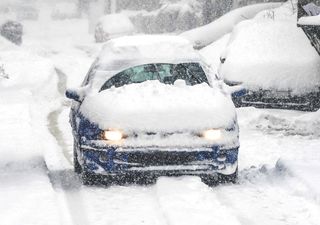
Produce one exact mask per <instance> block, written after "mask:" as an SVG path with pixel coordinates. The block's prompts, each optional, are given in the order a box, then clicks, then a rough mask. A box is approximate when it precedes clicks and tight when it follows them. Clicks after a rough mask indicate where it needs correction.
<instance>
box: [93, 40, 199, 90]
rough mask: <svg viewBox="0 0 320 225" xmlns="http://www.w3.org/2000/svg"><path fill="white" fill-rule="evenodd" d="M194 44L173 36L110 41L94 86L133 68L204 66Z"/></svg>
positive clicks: (96, 70) (99, 61) (98, 62)
mask: <svg viewBox="0 0 320 225" xmlns="http://www.w3.org/2000/svg"><path fill="white" fill-rule="evenodd" d="M200 61H201V59H200V55H199V54H198V52H197V51H195V50H194V49H193V46H192V44H191V43H190V42H189V41H188V40H186V39H184V38H182V37H178V36H173V35H171V36H170V35H135V36H125V37H120V38H116V39H112V40H110V41H108V42H107V43H106V44H105V45H104V46H103V49H102V51H101V52H100V54H99V56H98V58H97V60H96V63H95V66H94V69H93V70H94V71H93V73H94V75H93V77H92V80H93V81H92V83H93V85H94V86H96V87H97V88H100V87H101V85H103V83H104V82H105V81H107V80H108V79H110V78H111V77H112V76H114V75H115V74H117V73H119V72H121V71H123V70H125V69H128V68H130V67H134V66H138V65H143V64H150V63H172V64H177V63H184V62H200Z"/></svg>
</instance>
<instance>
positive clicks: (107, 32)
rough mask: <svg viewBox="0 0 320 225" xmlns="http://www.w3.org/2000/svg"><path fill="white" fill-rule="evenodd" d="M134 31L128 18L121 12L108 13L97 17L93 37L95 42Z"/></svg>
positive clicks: (130, 33)
mask: <svg viewBox="0 0 320 225" xmlns="http://www.w3.org/2000/svg"><path fill="white" fill-rule="evenodd" d="M133 33H134V26H133V24H132V22H131V21H130V19H129V18H128V17H127V16H126V15H123V14H120V13H118V14H110V15H106V16H103V17H101V18H100V19H99V21H98V23H97V25H96V28H95V33H94V37H95V40H96V42H106V41H108V40H110V39H112V38H117V37H121V36H126V35H132V34H133Z"/></svg>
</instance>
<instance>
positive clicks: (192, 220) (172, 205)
mask: <svg viewBox="0 0 320 225" xmlns="http://www.w3.org/2000/svg"><path fill="white" fill-rule="evenodd" d="M155 189H156V198H157V200H158V202H159V205H160V209H161V210H162V212H163V214H164V216H165V217H166V218H167V221H168V222H167V223H168V224H169V225H179V224H188V225H212V224H215V225H225V224H228V225H240V224H241V223H240V222H239V220H238V218H236V217H235V216H234V215H233V214H232V213H231V212H230V211H229V209H228V208H227V207H225V206H224V205H223V204H221V202H220V201H219V200H218V198H217V196H216V195H215V194H214V193H213V192H212V191H211V188H209V187H208V186H207V185H205V184H204V183H202V182H201V179H200V178H199V177H191V176H190V177H180V178H170V177H162V178H159V179H158V181H157V183H156V187H155Z"/></svg>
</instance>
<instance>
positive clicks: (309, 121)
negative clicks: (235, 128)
mask: <svg viewBox="0 0 320 225" xmlns="http://www.w3.org/2000/svg"><path fill="white" fill-rule="evenodd" d="M242 114H243V115H246V116H245V117H244V116H243V115H242ZM241 115H242V116H243V117H244V118H245V119H244V118H242V121H245V123H246V124H247V125H246V126H248V124H249V126H255V127H256V128H259V129H260V130H263V131H265V132H267V133H278V134H284V135H286V136H289V135H290V136H291V135H294V136H297V135H299V136H306V137H308V138H310V139H317V138H319V137H320V110H318V111H317V112H299V111H286V110H272V109H270V110H261V109H255V108H252V107H248V108H243V109H241ZM248 115H250V116H248Z"/></svg>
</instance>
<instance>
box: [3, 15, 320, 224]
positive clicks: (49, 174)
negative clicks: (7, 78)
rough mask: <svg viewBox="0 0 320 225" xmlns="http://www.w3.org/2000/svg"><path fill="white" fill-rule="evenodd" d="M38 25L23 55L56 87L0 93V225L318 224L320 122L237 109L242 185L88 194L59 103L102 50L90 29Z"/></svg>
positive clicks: (167, 183) (167, 184) (8, 88)
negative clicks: (33, 58) (44, 63)
mask: <svg viewBox="0 0 320 225" xmlns="http://www.w3.org/2000/svg"><path fill="white" fill-rule="evenodd" d="M40 25H41V26H42V24H40ZM40 25H38V24H27V25H26V26H27V27H26V32H27V33H26V38H25V42H24V45H23V46H22V47H21V49H19V50H17V51H18V53H17V54H19V52H21V54H24V53H25V52H32V54H35V55H38V56H39V57H41V58H43V59H45V60H50V62H51V63H52V65H51V66H53V68H55V69H54V72H53V73H45V74H49V75H47V76H52V77H48V78H50V79H49V81H48V80H47V79H42V78H41V77H34V82H35V83H37V82H40V81H41V82H42V83H41V84H39V85H33V83H28V84H25V85H24V86H22V84H21V83H23V82H22V81H23V79H24V78H23V77H20V78H15V79H14V80H13V81H12V83H10V82H9V83H8V82H7V83H0V84H1V89H0V105H1V107H0V121H1V126H0V154H1V158H0V218H1V224H3V225H20V224H26V225H29V224H30V225H34V224H39V225H40V224H41V225H43V224H50V225H51V224H54V225H55V224H63V225H69V224H70V225H86V224H96V225H100V224H101V225H106V224H114V225H115V224H119V225H126V224H130V225H131V224H135V225H137V224H157V225H158V224H159V225H169V224H170V225H177V224H188V225H191V224H197V225H202V224H232V225H233V224H235V225H237V224H243V225H253V224H259V225H260V224H263V225H264V224H265V225H278V224H279V225H280V224H281V225H282V224H283V225H285V224H286V225H292V224H301V225H302V224H303V225H305V224H314V225H317V224H320V201H319V200H320V192H319V190H318V188H317V187H319V186H318V184H319V183H320V181H319V180H320V179H319V177H320V176H319V175H318V173H317V172H318V171H319V167H320V166H319V163H318V162H319V160H320V138H319V136H320V133H319V129H318V128H319V124H317V123H316V122H313V121H314V118H316V117H317V114H315V113H304V112H297V111H285V110H263V109H255V108H243V109H238V120H239V125H240V143H241V149H240V155H239V176H240V177H239V184H227V185H221V186H218V187H214V188H209V187H208V186H206V185H204V184H203V183H201V181H200V179H199V178H197V177H178V178H167V177H163V178H160V179H158V181H157V182H156V184H154V185H151V186H136V185H131V186H112V187H109V188H107V187H99V186H97V187H86V186H82V185H81V182H80V180H79V178H78V177H77V176H76V175H75V174H74V173H73V171H72V164H71V162H72V141H73V140H72V136H71V131H70V126H69V123H68V113H69V106H68V105H69V103H68V102H67V101H66V99H64V97H63V96H62V95H61V94H62V93H63V89H65V87H66V86H67V87H71V86H77V85H78V84H79V83H80V82H81V81H82V79H83V77H84V75H85V73H86V72H87V70H88V68H89V67H90V64H91V62H92V61H93V59H94V56H95V54H96V53H97V51H98V50H99V47H100V46H99V45H95V44H94V43H93V37H90V36H88V34H87V33H86V29H85V27H86V24H85V22H84V21H76V22H75V23H71V22H70V21H65V22H60V23H58V22H55V23H53V24H52V26H51V27H50V28H49V27H47V28H46V29H44V30H42V31H41V30H39V29H37V26H38V27H40ZM63 26H64V28H66V27H68V29H69V31H68V33H65V32H66V30H65V29H62V28H61V27H63ZM28 31H29V32H28ZM2 59H3V58H2V57H1V53H0V60H2ZM1 63H2V62H1ZM1 63H0V64H1ZM6 64H8V65H9V64H10V62H9V61H7V62H5V63H4V66H5V68H6ZM51 66H49V64H48V68H47V69H48V71H49V70H50V71H52V68H51ZM26 69H28V68H21V71H24V70H26ZM43 69H46V68H43ZM50 74H51V75H50ZM9 75H10V74H9ZM11 75H12V74H11ZM11 77H14V76H13V75H12V76H11ZM18 79H20V80H21V82H18ZM15 81H17V82H15ZM39 86H40V87H39ZM57 86H58V88H57ZM301 128H303V129H301Z"/></svg>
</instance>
